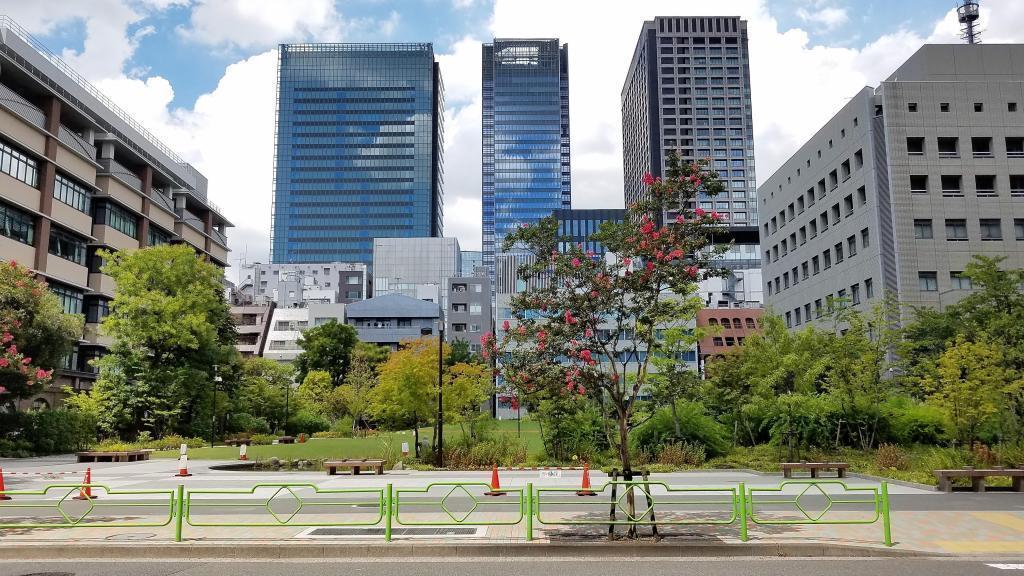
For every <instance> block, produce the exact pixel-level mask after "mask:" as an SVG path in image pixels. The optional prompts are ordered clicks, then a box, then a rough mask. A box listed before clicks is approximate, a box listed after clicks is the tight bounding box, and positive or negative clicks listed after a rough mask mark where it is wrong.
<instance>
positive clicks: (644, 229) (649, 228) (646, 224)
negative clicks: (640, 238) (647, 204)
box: [640, 220, 654, 234]
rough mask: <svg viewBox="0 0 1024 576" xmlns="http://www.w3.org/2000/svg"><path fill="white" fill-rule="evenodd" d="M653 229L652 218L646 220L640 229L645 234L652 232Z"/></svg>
mask: <svg viewBox="0 0 1024 576" xmlns="http://www.w3.org/2000/svg"><path fill="white" fill-rule="evenodd" d="M652 230H654V222H651V221H650V220H648V221H647V222H644V225H643V226H641V227H640V231H641V232H643V233H644V234H650V233H651V231H652Z"/></svg>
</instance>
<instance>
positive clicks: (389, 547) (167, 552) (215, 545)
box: [0, 541, 945, 560]
mask: <svg viewBox="0 0 1024 576" xmlns="http://www.w3.org/2000/svg"><path fill="white" fill-rule="evenodd" d="M268 544H269V545H268ZM581 555H586V556H587V557H591V558H593V557H608V558H621V557H628V558H692V557H769V556H774V557H794V558H824V557H861V558H868V557H880V558H922V557H935V556H945V555H944V554H937V553H930V552H923V551H919V550H900V549H892V548H884V547H876V546H856V545H847V544H830V543H770V542H748V543H742V544H741V543H735V544H730V543H713V544H709V543H675V542H669V543H661V544H658V543H651V542H639V543H638V542H619V543H616V542H574V543H564V542H556V543H539V542H538V543H526V542H514V543H501V544H491V543H486V544H481V543H462V544H422V543H419V544H418V543H411V542H410V543H406V542H397V543H390V544H381V543H365V544H362V543H361V544H358V545H352V544H325V543H319V542H309V543H307V542H286V543H280V542H274V543H269V542H266V541H232V542H183V543H174V542H135V543H132V544H121V543H117V544H110V543H103V544H101V543H95V544H94V543H70V542H61V543H52V544H51V543H40V542H34V543H31V544H15V543H4V545H3V546H0V560H86V559H110V558H126V559H131V560H141V559H150V560H152V559H177V560H185V559H191V560H202V559H224V558H231V559H243V560H274V559H321V558H336V559H388V558H410V557H415V558H453V557H454V558H510V557H512V558H545V557H576V556H581Z"/></svg>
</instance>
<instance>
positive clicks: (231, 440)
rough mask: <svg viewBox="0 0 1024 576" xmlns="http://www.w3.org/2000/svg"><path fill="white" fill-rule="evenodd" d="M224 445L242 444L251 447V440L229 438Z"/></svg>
mask: <svg viewBox="0 0 1024 576" xmlns="http://www.w3.org/2000/svg"><path fill="white" fill-rule="evenodd" d="M224 444H226V445H228V446H241V445H243V444H244V445H246V446H252V438H229V439H228V440H225V441H224Z"/></svg>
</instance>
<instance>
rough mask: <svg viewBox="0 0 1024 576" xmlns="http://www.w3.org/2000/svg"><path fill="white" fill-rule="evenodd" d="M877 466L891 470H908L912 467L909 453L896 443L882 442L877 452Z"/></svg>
mask: <svg viewBox="0 0 1024 576" xmlns="http://www.w3.org/2000/svg"><path fill="white" fill-rule="evenodd" d="M875 466H878V467H879V468H882V469H883V470H884V469H891V470H906V469H907V468H909V467H910V461H909V460H908V459H907V453H906V452H904V451H903V449H902V448H900V447H899V446H896V445H895V444H882V445H881V446H879V447H878V451H876V452H875Z"/></svg>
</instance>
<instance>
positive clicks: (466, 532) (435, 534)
mask: <svg viewBox="0 0 1024 576" xmlns="http://www.w3.org/2000/svg"><path fill="white" fill-rule="evenodd" d="M482 528H484V527H483V526H480V527H474V528H467V527H462V526H443V527H436V528H429V527H415V528H400V527H395V528H392V530H391V535H392V536H413V537H416V536H418V537H420V538H443V537H445V536H479V535H481V529H482ZM299 536H300V537H306V538H338V537H346V536H348V537H353V536H354V537H360V536H365V537H370V536H384V529H383V528H371V527H367V528H313V529H310V530H306V531H304V532H302V533H301V534H299Z"/></svg>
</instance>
